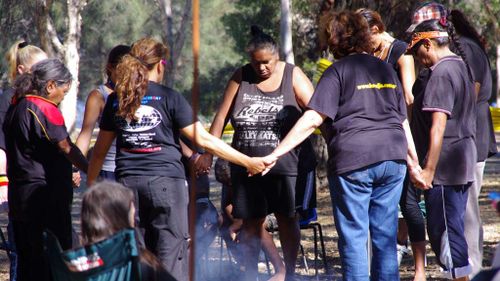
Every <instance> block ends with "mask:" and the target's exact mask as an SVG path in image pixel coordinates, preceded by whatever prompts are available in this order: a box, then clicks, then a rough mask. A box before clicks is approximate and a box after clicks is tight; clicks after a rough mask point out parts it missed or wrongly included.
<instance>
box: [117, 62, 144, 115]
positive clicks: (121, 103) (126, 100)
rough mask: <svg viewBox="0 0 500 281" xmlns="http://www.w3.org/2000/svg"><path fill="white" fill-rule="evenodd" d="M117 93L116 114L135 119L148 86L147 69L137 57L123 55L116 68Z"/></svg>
mask: <svg viewBox="0 0 500 281" xmlns="http://www.w3.org/2000/svg"><path fill="white" fill-rule="evenodd" d="M116 75H117V81H118V83H117V85H116V87H115V90H116V93H117V95H118V111H117V113H116V114H117V115H118V116H120V117H122V118H124V119H129V120H136V119H137V117H136V116H135V112H136V111H137V109H138V108H139V106H141V101H142V98H143V97H144V95H145V94H146V90H147V88H148V80H149V79H148V69H147V67H146V66H145V65H143V64H142V63H141V62H140V61H139V60H138V59H137V58H134V57H133V56H131V55H125V56H124V57H123V58H122V61H121V62H120V64H118V66H117V68H116Z"/></svg>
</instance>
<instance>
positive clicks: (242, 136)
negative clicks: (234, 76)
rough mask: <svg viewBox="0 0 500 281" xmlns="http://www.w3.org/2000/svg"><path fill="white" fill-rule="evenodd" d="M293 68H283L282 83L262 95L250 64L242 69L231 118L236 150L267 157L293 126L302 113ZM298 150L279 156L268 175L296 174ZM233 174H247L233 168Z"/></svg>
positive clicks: (240, 168) (234, 166)
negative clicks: (294, 84)
mask: <svg viewBox="0 0 500 281" xmlns="http://www.w3.org/2000/svg"><path fill="white" fill-rule="evenodd" d="M293 68H294V65H292V64H288V63H287V64H286V65H285V69H284V70H283V78H282V80H281V84H280V86H279V88H278V89H277V90H275V91H272V92H263V91H261V90H260V89H259V88H258V87H257V83H258V82H257V80H258V79H257V76H256V74H255V72H254V70H253V69H252V67H251V66H250V65H249V64H247V65H245V66H244V67H243V68H242V81H241V84H240V87H239V89H238V93H237V95H236V100H235V102H234V106H233V110H232V112H231V116H230V117H231V123H232V125H233V127H234V137H233V143H232V146H233V147H234V148H235V149H237V150H239V151H240V152H242V153H244V154H246V155H248V156H266V155H268V154H270V153H271V152H272V151H273V150H274V149H275V148H276V147H277V146H278V144H279V143H280V141H281V140H282V139H283V138H284V137H285V136H286V135H287V134H288V132H289V131H290V129H291V128H292V127H293V125H295V123H296V122H297V120H298V119H299V118H300V116H301V115H302V110H301V109H300V107H299V106H298V104H297V101H296V100H295V92H294V90H293V80H292V79H293ZM307 142H308V144H309V146H310V147H311V148H312V146H311V143H310V142H309V141H308V140H307ZM299 150H300V148H296V149H293V150H292V151H290V152H289V153H287V154H285V155H283V156H281V157H280V159H279V160H278V162H277V163H276V165H275V166H274V167H273V168H272V170H271V171H270V173H271V174H280V175H297V166H298V155H299ZM232 171H233V172H242V173H246V171H245V169H244V168H243V167H240V166H236V165H233V166H232Z"/></svg>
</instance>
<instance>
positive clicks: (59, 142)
mask: <svg viewBox="0 0 500 281" xmlns="http://www.w3.org/2000/svg"><path fill="white" fill-rule="evenodd" d="M31 72H32V73H25V74H23V75H21V76H19V77H18V78H17V79H16V82H15V86H14V88H15V95H14V99H13V104H12V105H11V106H10V108H9V111H8V112H7V116H6V118H5V122H4V127H3V130H4V133H5V135H6V138H5V140H6V148H7V150H6V151H7V164H8V171H7V173H8V177H9V180H10V181H9V217H10V219H11V221H12V224H13V226H14V237H15V241H16V247H17V253H18V268H17V269H18V270H17V273H18V275H17V277H18V279H17V280H49V279H50V278H49V277H50V276H49V272H48V266H47V264H46V263H45V261H44V259H43V258H41V257H43V247H42V245H43V244H42V231H43V230H44V229H49V230H50V231H52V232H53V233H54V234H55V236H56V237H57V238H58V240H59V242H60V243H61V246H62V247H63V249H68V248H71V246H72V229H71V203H72V200H73V188H72V168H71V164H73V165H75V166H76V167H78V168H79V169H81V170H82V171H84V172H86V171H87V160H86V159H85V157H84V156H83V155H82V153H81V152H80V150H79V149H78V147H76V145H74V144H73V143H72V142H71V140H70V138H69V135H68V132H67V130H66V126H65V125H64V118H63V116H62V114H61V112H60V111H59V109H58V108H57V106H58V105H59V103H60V102H61V101H62V100H63V98H64V96H65V94H66V92H67V91H68V90H69V88H70V84H71V80H72V77H71V73H70V72H69V70H68V69H67V68H66V67H65V66H64V65H63V64H62V62H60V61H59V60H57V59H46V60H43V61H41V62H39V63H37V64H35V65H34V66H33V67H32V69H31Z"/></svg>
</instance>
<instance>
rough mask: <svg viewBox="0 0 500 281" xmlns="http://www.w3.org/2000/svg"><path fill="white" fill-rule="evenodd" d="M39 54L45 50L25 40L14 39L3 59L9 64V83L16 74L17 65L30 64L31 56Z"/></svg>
mask: <svg viewBox="0 0 500 281" xmlns="http://www.w3.org/2000/svg"><path fill="white" fill-rule="evenodd" d="M39 54H45V52H44V51H42V49H40V48H38V47H36V46H33V45H29V44H28V42H26V41H25V40H18V41H16V42H15V43H14V44H13V45H12V46H11V47H10V49H9V50H8V51H7V54H6V55H5V59H6V60H7V62H8V65H9V71H8V80H9V83H13V82H14V80H15V78H16V76H17V74H18V70H17V67H18V66H19V65H28V64H31V62H32V59H33V57H34V56H36V55H39Z"/></svg>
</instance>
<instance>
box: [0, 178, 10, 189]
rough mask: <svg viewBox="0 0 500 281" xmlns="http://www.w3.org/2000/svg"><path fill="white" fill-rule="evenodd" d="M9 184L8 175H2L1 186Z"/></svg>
mask: <svg viewBox="0 0 500 281" xmlns="http://www.w3.org/2000/svg"><path fill="white" fill-rule="evenodd" d="M8 185H9V179H8V178H7V176H6V175H0V186H8Z"/></svg>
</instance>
